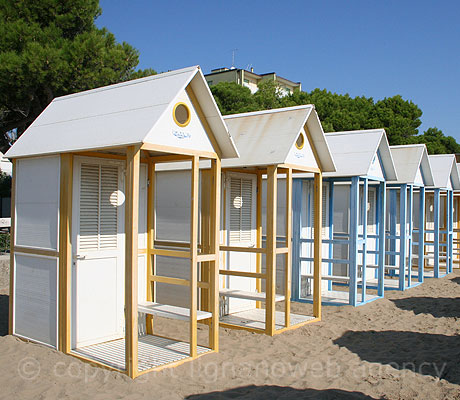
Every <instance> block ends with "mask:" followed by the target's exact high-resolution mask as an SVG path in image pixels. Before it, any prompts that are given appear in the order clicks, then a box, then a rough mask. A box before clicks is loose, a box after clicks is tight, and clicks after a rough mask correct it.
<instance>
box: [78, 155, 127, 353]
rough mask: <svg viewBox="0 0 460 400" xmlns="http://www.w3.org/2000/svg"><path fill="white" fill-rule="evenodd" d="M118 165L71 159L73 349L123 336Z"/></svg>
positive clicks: (121, 211) (121, 198)
mask: <svg viewBox="0 0 460 400" xmlns="http://www.w3.org/2000/svg"><path fill="white" fill-rule="evenodd" d="M122 168H123V164H121V163H120V162H116V161H112V160H106V159H89V158H76V160H75V166H74V193H73V205H74V206H73V224H72V228H73V229H72V230H73V243H74V244H76V245H74V249H73V253H74V260H73V274H72V289H73V304H72V322H73V324H72V334H73V335H72V343H73V346H74V347H81V346H85V345H89V344H94V343H99V342H103V341H107V340H112V339H116V338H120V337H122V336H123V326H124V316H123V303H124V301H123V292H124V284H123V282H124V271H123V257H124V235H123V231H124V194H123V181H122Z"/></svg>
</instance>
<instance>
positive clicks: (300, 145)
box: [295, 132, 305, 150]
mask: <svg viewBox="0 0 460 400" xmlns="http://www.w3.org/2000/svg"><path fill="white" fill-rule="evenodd" d="M299 139H302V140H301V142H300V144H299V143H298V141H299ZM304 146H305V136H304V135H303V133H302V132H300V133H299V136H298V137H297V140H296V141H295V147H297V149H298V150H302V149H303V147H304Z"/></svg>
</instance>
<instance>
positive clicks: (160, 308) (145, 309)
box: [137, 301, 212, 321]
mask: <svg viewBox="0 0 460 400" xmlns="http://www.w3.org/2000/svg"><path fill="white" fill-rule="evenodd" d="M137 311H138V312H141V313H145V314H151V315H157V316H158V317H164V318H170V319H180V320H182V321H188V320H189V319H190V309H188V308H184V307H176V306H171V305H168V304H160V303H153V302H151V301H144V302H142V303H139V304H138V306H137ZM211 317H212V314H211V313H210V312H206V311H200V310H197V312H196V319H197V320H198V321H199V320H202V319H207V318H211Z"/></svg>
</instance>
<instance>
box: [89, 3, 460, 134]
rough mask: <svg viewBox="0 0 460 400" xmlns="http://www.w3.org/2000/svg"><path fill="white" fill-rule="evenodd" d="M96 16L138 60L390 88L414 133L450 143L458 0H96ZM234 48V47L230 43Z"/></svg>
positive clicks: (359, 91)
mask: <svg viewBox="0 0 460 400" xmlns="http://www.w3.org/2000/svg"><path fill="white" fill-rule="evenodd" d="M100 5H101V7H102V15H101V16H100V17H99V18H98V19H97V21H96V25H97V26H99V27H103V26H104V27H106V28H107V29H109V30H110V31H111V32H112V33H114V34H115V36H116V38H117V40H118V41H119V42H123V41H125V42H127V43H129V44H131V45H132V46H134V47H135V48H136V49H138V50H139V52H140V62H139V68H141V69H144V68H153V69H154V70H156V71H157V72H165V71H168V70H172V69H179V68H183V67H187V66H191V65H200V66H201V68H202V70H203V72H204V73H205V74H206V73H208V72H210V70H211V69H214V68H219V67H231V66H232V54H233V52H234V55H235V64H234V66H235V67H237V68H249V67H251V66H252V67H253V68H254V72H255V73H259V74H262V73H267V72H276V74H277V75H279V76H282V77H283V78H287V79H290V80H292V81H295V82H299V81H300V82H301V83H302V90H306V91H311V90H313V89H315V88H320V89H327V90H329V91H331V92H335V93H339V94H345V93H348V94H350V96H353V97H355V96H366V97H372V98H374V100H379V99H383V98H385V97H391V96H394V95H397V94H400V95H401V96H402V97H403V98H404V99H406V100H411V101H413V102H414V103H415V104H417V105H418V106H419V107H420V108H421V109H422V111H423V115H422V117H421V120H422V126H421V127H420V133H422V131H423V130H426V129H427V128H429V127H434V126H435V127H437V128H439V129H441V130H442V131H443V132H444V134H445V135H448V136H453V137H455V139H456V140H457V142H459V143H460V1H458V0H450V1H445V0H436V1H435V0H433V1H427V0H418V1H413V0H399V1H393V0H340V1H339V0H337V1H332V0H320V1H309V0H304V1H297V0H284V1H273V0H265V1H260V0H251V1H240V0H228V1H222V0H214V1H209V0H195V1H192V0H189V1H187V0H183V1H176V0H169V1H159V0H130V1H127V0H101V1H100ZM235 49H236V50H235Z"/></svg>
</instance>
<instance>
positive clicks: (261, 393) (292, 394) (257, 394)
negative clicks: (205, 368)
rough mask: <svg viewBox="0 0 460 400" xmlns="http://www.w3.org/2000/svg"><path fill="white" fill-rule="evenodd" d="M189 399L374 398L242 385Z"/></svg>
mask: <svg viewBox="0 0 460 400" xmlns="http://www.w3.org/2000/svg"><path fill="white" fill-rule="evenodd" d="M186 399H189V400H211V399H213V400H219V399H222V400H223V399H239V400H243V399H248V400H249V399H251V400H253V399H256V400H257V399H259V400H265V399H318V400H319V399H321V400H335V399H356V400H374V399H375V398H374V397H370V396H367V395H365V394H363V393H361V392H347V391H345V390H340V389H325V390H316V389H294V388H291V387H286V386H271V385H266V386H254V385H251V386H243V387H239V388H235V389H229V390H224V391H222V392H211V393H204V394H194V395H191V396H188V397H186Z"/></svg>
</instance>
